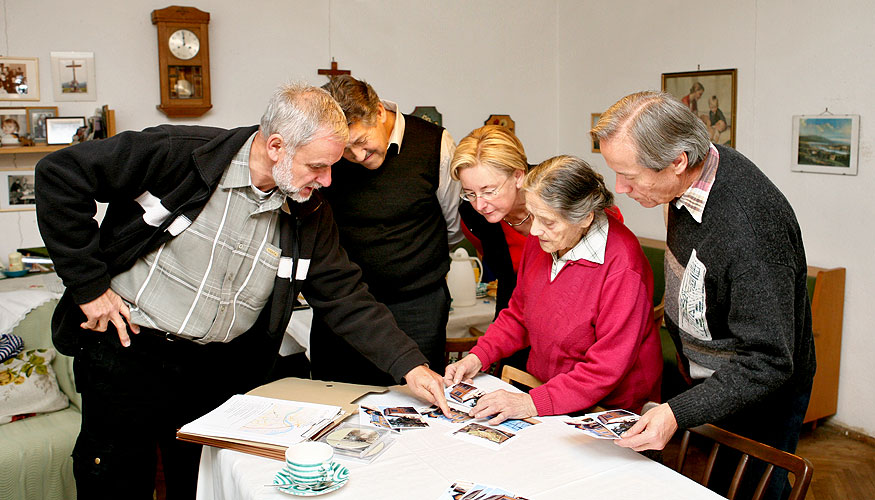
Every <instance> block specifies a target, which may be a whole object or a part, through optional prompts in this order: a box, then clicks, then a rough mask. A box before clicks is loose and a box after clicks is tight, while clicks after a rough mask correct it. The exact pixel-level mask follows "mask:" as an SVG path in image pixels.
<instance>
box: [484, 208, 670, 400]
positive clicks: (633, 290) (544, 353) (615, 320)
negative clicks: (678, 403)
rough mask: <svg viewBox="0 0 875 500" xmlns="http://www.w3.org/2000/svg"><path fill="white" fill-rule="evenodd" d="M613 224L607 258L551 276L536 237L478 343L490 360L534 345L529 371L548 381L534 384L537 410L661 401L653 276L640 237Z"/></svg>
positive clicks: (548, 258)
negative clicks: (504, 306) (508, 295)
mask: <svg viewBox="0 0 875 500" xmlns="http://www.w3.org/2000/svg"><path fill="white" fill-rule="evenodd" d="M608 221H609V229H608V240H607V246H606V249H605V262H604V264H595V263H593V262H589V261H587V260H584V259H579V260H577V261H573V262H569V263H568V264H566V265H565V267H564V268H563V269H562V270H561V271H560V272H559V274H558V275H557V276H556V279H555V280H554V281H553V282H550V268H551V266H552V264H553V259H552V257H551V256H550V254H548V253H546V252H544V251H543V250H541V247H540V245H539V243H538V239H537V238H536V237H529V238H528V241H526V245H525V248H524V249H523V257H522V262H521V263H520V270H519V275H518V278H517V279H518V281H517V287H516V290H514V293H513V296H512V297H511V300H510V305H509V306H508V308H507V309H505V310H504V311H502V312H501V314H500V315H499V316H498V318H496V320H495V323H493V324H492V326H490V327H489V329H488V330H487V331H486V334H485V335H484V336H483V337H481V338H480V340H479V341H478V342H477V346H476V347H474V348H473V349H472V350H471V352H472V353H473V354H475V355H477V357H478V358H480V360H481V361H482V363H483V366H484V367H488V366H489V364H490V363H492V362H494V361H496V360H499V359H501V358H504V357H507V356H509V355H510V354H512V353H514V352H516V351H518V350H520V349H523V348H525V347H527V346H531V347H532V351H531V354H530V355H529V361H528V364H527V367H526V368H527V370H528V371H529V373H531V374H532V375H534V376H535V377H537V378H538V379H540V380H544V381H546V383H545V384H544V385H542V386H540V387H537V388H535V389H532V390H531V391H529V394H530V395H531V396H532V399H533V401H534V403H535V407H536V408H537V410H538V415H561V414H566V413H572V412H576V411H579V410H584V409H586V408H589V407H591V406H593V405H595V404H599V405H601V406H603V407H605V408H626V409H629V410H632V411H636V412H640V410H641V407H642V406H643V405H644V403H646V402H647V401H657V402H658V401H659V391H660V380H661V377H662V351H661V345H660V340H659V332H658V330H657V329H656V326H655V325H654V322H653V301H652V296H653V275H652V272H651V270H650V265H649V264H648V262H647V259H646V258H645V257H644V253H643V252H642V251H641V246H640V245H639V243H638V240H637V238H635V235H633V234H632V232H631V231H629V229H627V228H626V226H624V225H623V224H622V223H621V222H619V221H617V220H616V219H614V218H613V217H611V216H609V217H608Z"/></svg>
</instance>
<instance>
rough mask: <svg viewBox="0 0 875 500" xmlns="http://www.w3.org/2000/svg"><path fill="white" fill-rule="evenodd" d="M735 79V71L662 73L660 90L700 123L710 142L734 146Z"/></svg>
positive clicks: (736, 74) (736, 71)
mask: <svg viewBox="0 0 875 500" xmlns="http://www.w3.org/2000/svg"><path fill="white" fill-rule="evenodd" d="M737 76H738V70H737V69H718V70H711V71H687V72H682V73H663V74H662V90H663V91H664V92H667V93H669V94H671V95H673V96H675V97H677V98H678V99H680V101H681V102H683V103H684V104H685V105H686V106H687V107H688V108H690V111H692V112H693V113H694V114H695V115H696V116H698V117H699V119H700V120H702V123H704V124H705V126H706V127H708V134H709V135H710V136H711V142H713V143H714V144H722V145H724V146H731V147H735V128H736V123H735V122H736V120H735V102H736V97H735V96H736V86H737V83H736V80H737Z"/></svg>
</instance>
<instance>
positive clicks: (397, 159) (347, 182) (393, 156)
mask: <svg viewBox="0 0 875 500" xmlns="http://www.w3.org/2000/svg"><path fill="white" fill-rule="evenodd" d="M404 122H405V128H404V137H403V139H402V141H401V150H400V152H399V151H398V148H397V146H395V145H392V146H390V147H389V152H388V153H387V154H386V159H385V161H383V164H382V165H381V166H380V167H379V168H378V169H376V170H368V169H366V168H365V167H363V166H361V165H359V164H356V163H352V162H349V161H347V160H345V159H341V160H340V161H339V162H337V163H336V164H334V166H333V167H332V169H331V186H329V187H327V188H323V189H321V190H320V191H321V192H322V193H323V194H324V196H325V198H326V199H327V200H328V201H329V203H331V208H332V209H333V211H334V218H335V220H336V221H337V226H338V228H339V229H340V243H341V245H342V246H343V248H344V249H345V250H346V252H347V253H348V254H349V257H350V260H352V261H353V262H355V263H356V264H358V265H359V266H360V267H361V268H362V278H363V281H364V282H365V283H367V284H368V287H369V288H370V289H371V292H372V293H373V294H374V295H375V296H376V297H377V298H378V299H381V300H393V299H398V298H400V297H412V296H415V295H416V293H417V292H418V291H425V290H426V289H431V287H433V286H434V285H436V284H438V283H439V282H440V280H443V279H444V277H445V276H446V274H447V272H448V271H449V269H450V262H449V249H448V243H447V224H446V221H445V220H444V217H443V213H442V212H441V206H440V203H439V202H438V199H437V195H436V194H435V193H436V192H437V188H438V182H439V171H440V152H441V137H442V134H443V129H442V128H441V127H438V126H436V125H433V124H431V123H428V122H426V121H425V120H422V119H420V118H417V117H415V116H410V115H404Z"/></svg>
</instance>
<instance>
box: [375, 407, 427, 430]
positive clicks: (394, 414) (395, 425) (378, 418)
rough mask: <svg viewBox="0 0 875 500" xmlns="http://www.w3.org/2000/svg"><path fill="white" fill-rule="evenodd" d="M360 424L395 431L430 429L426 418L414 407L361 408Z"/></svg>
mask: <svg viewBox="0 0 875 500" xmlns="http://www.w3.org/2000/svg"><path fill="white" fill-rule="evenodd" d="M359 422H360V423H361V424H362V425H367V426H372V427H378V428H382V429H391V430H393V431H401V430H405V429H423V428H426V427H428V422H426V420H425V417H424V416H423V415H422V414H420V413H419V411H418V410H417V409H416V408H414V407H412V406H378V407H370V406H361V407H359Z"/></svg>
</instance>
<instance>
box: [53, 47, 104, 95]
mask: <svg viewBox="0 0 875 500" xmlns="http://www.w3.org/2000/svg"><path fill="white" fill-rule="evenodd" d="M52 92H53V94H54V96H55V100H56V101H96V100H97V82H96V78H95V71H94V52H52Z"/></svg>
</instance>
